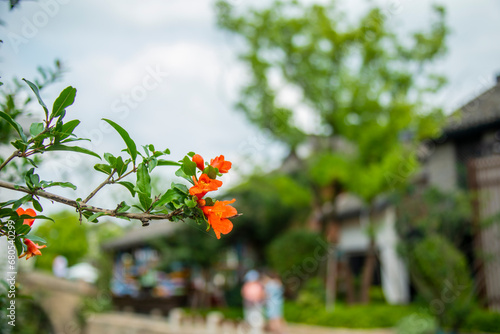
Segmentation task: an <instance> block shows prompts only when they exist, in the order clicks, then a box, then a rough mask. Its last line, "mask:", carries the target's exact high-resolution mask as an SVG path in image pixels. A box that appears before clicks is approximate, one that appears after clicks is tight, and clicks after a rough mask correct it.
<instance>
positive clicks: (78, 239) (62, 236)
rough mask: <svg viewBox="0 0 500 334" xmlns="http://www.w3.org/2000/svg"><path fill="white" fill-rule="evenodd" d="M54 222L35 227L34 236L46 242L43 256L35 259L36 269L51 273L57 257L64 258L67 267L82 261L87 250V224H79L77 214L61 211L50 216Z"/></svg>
mask: <svg viewBox="0 0 500 334" xmlns="http://www.w3.org/2000/svg"><path fill="white" fill-rule="evenodd" d="M51 217H52V218H53V219H54V221H55V222H51V221H48V222H44V223H41V224H39V225H36V234H37V235H38V236H40V237H41V238H43V239H45V240H46V241H47V246H48V247H47V248H45V249H44V250H43V255H42V256H39V257H36V263H35V266H36V268H39V269H43V270H47V271H51V272H52V262H53V261H54V259H55V258H56V256H58V255H62V256H64V257H66V259H67V260H68V266H69V267H70V266H73V265H75V264H77V263H79V262H80V261H82V260H83V259H84V258H85V256H86V255H87V252H88V250H89V243H88V240H87V231H88V224H81V223H80V222H79V220H78V214H77V213H75V212H68V211H63V212H60V213H56V214H54V215H51Z"/></svg>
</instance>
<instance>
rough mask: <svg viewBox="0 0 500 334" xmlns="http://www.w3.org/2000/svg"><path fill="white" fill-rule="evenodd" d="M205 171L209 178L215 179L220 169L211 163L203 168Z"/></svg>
mask: <svg viewBox="0 0 500 334" xmlns="http://www.w3.org/2000/svg"><path fill="white" fill-rule="evenodd" d="M203 173H204V174H207V175H208V177H209V178H211V179H212V180H215V179H216V178H217V175H218V174H219V169H217V168H215V167H212V166H210V165H208V166H207V167H205V169H204V170H203Z"/></svg>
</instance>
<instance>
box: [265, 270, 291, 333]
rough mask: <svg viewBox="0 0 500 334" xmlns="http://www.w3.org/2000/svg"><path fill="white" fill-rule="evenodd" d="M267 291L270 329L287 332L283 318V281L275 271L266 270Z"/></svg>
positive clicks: (266, 298)
mask: <svg viewBox="0 0 500 334" xmlns="http://www.w3.org/2000/svg"><path fill="white" fill-rule="evenodd" d="M262 284H263V285H264V291H265V305H266V317H267V319H268V320H269V330H270V331H271V332H272V333H276V334H283V333H285V327H286V324H285V319H284V318H283V291H284V288H283V283H282V282H281V279H280V277H279V276H278V274H276V273H275V272H273V271H269V272H266V274H265V275H263V277H262Z"/></svg>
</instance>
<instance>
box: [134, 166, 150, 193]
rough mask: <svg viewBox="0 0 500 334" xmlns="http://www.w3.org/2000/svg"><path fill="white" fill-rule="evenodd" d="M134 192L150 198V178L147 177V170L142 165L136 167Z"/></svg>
mask: <svg viewBox="0 0 500 334" xmlns="http://www.w3.org/2000/svg"><path fill="white" fill-rule="evenodd" d="M135 191H137V192H138V193H139V194H144V195H147V196H148V197H151V177H150V176H149V172H148V169H147V168H146V166H145V165H144V164H143V163H141V164H140V165H139V166H138V167H137V183H136V186H135Z"/></svg>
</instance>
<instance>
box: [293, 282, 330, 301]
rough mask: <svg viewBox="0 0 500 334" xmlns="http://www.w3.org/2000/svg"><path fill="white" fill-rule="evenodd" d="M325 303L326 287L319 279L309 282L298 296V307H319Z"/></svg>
mask: <svg viewBox="0 0 500 334" xmlns="http://www.w3.org/2000/svg"><path fill="white" fill-rule="evenodd" d="M324 301H325V285H324V284H323V282H322V281H321V279H320V278H319V277H313V278H310V279H309V280H307V282H306V283H305V284H304V286H303V287H302V288H301V289H300V292H299V294H298V296H297V300H296V302H297V305H300V306H303V307H317V306H318V305H323V304H324Z"/></svg>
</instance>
